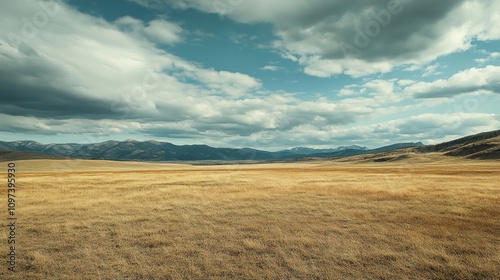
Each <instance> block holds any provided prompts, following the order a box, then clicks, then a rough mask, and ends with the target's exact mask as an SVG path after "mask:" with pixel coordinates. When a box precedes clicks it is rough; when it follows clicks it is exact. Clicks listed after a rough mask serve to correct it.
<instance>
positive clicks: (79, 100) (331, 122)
mask: <svg viewBox="0 0 500 280" xmlns="http://www.w3.org/2000/svg"><path fill="white" fill-rule="evenodd" d="M499 11H500V1H499V0H493V1H474V0H459V1H455V0H454V1H451V0H450V1H440V2H438V3H436V2H435V1H430V0H422V1H412V0H377V1H340V0H330V1H320V0H313V1H304V0H288V1H284V0H275V1H264V0H255V1H246V0H209V1H206V0H205V1H202V0H110V1H97V0H92V1H82V0H67V1H36V0H21V1H8V2H5V3H2V9H1V11H0V44H1V45H0V72H1V73H0V140H4V141H14V140H35V141H39V142H42V143H64V142H74V143H94V142H102V141H106V140H125V139H137V140H149V139H155V140H160V141H168V142H172V143H174V144H208V145H211V146H216V147H252V148H260V149H267V150H278V149H283V148H290V147H296V146H309V147H336V146H341V145H354V144H357V145H363V146H367V147H377V146H382V145H386V144H391V143H396V142H416V141H422V142H424V143H427V144H431V143H437V142H442V141H446V140H451V139H454V138H458V137H461V136H465V135H468V134H473V133H478V132H482V131H488V130H495V129H499V128H500V114H499V113H500V110H499V107H498V104H500V102H499V101H500V94H499V93H500V41H499V40H500V30H499V29H498V28H497V26H500V12H499Z"/></svg>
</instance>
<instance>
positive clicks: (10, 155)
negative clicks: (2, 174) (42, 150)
mask: <svg viewBox="0 0 500 280" xmlns="http://www.w3.org/2000/svg"><path fill="white" fill-rule="evenodd" d="M31 159H62V157H58V156H52V155H46V154H38V153H32V152H16V151H1V150H0V162H2V161H14V160H31Z"/></svg>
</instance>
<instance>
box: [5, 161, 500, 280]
mask: <svg viewBox="0 0 500 280" xmlns="http://www.w3.org/2000/svg"><path fill="white" fill-rule="evenodd" d="M409 163H411V161H408V164H403V163H401V162H399V163H378V164H367V163H363V164H349V163H332V162H327V161H323V162H317V163H301V164H299V163H296V164H274V165H273V164H270V165H245V166H214V167H207V166H204V167H191V166H185V165H161V164H134V163H109V162H89V161H82V162H79V163H76V164H75V163H71V162H66V164H64V163H62V162H57V163H54V162H52V161H24V162H18V163H17V165H18V172H19V173H18V176H19V178H18V180H19V181H18V188H19V192H18V217H19V220H18V223H19V225H18V246H17V248H18V249H17V253H18V261H19V266H18V272H16V273H15V274H12V273H10V272H8V271H7V267H6V266H5V265H4V268H0V279H225V278H227V279H233V278H243V279H360V278H368V279H495V278H496V279H498V275H500V250H499V247H500V184H499V183H498V181H499V179H500V164H499V162H477V161H452V160H448V161H440V162H438V163H432V164H430V163H428V164H426V163H420V164H419V165H416V166H414V165H410V164H409ZM56 166H60V167H58V168H57V170H52V171H51V170H50V168H53V167H56ZM5 169H6V168H5ZM41 171H43V172H41ZM63 171H64V172H63ZM3 173H6V172H3ZM1 180H2V181H6V176H5V174H3V175H2V176H1ZM5 190H6V188H5V187H4V188H2V189H1V192H0V195H1V196H2V197H5ZM3 204H5V201H4V203H3ZM0 207H1V209H5V207H6V205H0ZM5 212H6V211H4V210H2V216H1V218H2V219H3V220H4V221H5V220H6V215H4V214H5ZM1 233H2V240H5V237H6V234H7V233H6V230H2V231H1ZM2 244H4V245H2V246H1V247H0V253H1V255H2V256H5V255H6V254H7V244H6V242H2Z"/></svg>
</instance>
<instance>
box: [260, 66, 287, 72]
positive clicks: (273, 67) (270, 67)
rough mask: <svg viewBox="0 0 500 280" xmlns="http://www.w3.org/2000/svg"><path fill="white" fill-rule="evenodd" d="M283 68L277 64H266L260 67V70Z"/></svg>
mask: <svg viewBox="0 0 500 280" xmlns="http://www.w3.org/2000/svg"><path fill="white" fill-rule="evenodd" d="M281 69H282V68H281V67H279V66H276V65H266V66H264V67H262V68H260V70H268V71H279V70H281Z"/></svg>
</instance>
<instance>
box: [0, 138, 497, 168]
mask: <svg viewBox="0 0 500 280" xmlns="http://www.w3.org/2000/svg"><path fill="white" fill-rule="evenodd" d="M408 149H410V150H411V151H413V152H415V153H428V152H442V153H444V154H445V155H449V156H463V157H468V158H477V159H491V158H500V130H497V131H491V132H485V133H480V134H477V135H471V136H467V137H463V138H460V139H457V140H453V141H450V142H445V143H441V144H437V145H428V146H425V145H424V144H422V143H421V142H416V143H399V144H393V145H389V146H384V147H380V148H376V149H367V148H366V147H362V146H357V145H353V146H342V147H338V148H331V149H313V148H306V147H297V148H293V149H290V150H283V151H279V152H268V151H262V150H255V149H248V148H244V149H231V148H214V147H210V146H207V145H183V146H178V145H174V144H171V143H168V142H158V141H145V142H140V141H135V140H127V141H106V142H102V143H95V144H49V145H44V144H40V143H38V142H34V141H15V142H2V141H0V150H3V151H16V152H22V153H35V154H36V155H33V154H24V155H25V156H26V157H27V158H36V157H38V156H39V155H40V154H42V155H50V156H56V157H66V158H79V159H103V160H120V161H201V160H205V161H218V160H220V161H227V160H233V161H241V160H254V161H269V160H296V159H300V158H318V157H321V158H344V157H350V156H357V155H364V154H377V153H384V152H388V151H398V150H401V151H406V150H408ZM5 153H6V152H4V155H6V154H5ZM0 155H1V154H0ZM18 155H19V156H21V157H22V154H18ZM0 160H2V157H1V156H0Z"/></svg>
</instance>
